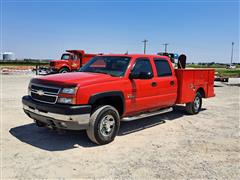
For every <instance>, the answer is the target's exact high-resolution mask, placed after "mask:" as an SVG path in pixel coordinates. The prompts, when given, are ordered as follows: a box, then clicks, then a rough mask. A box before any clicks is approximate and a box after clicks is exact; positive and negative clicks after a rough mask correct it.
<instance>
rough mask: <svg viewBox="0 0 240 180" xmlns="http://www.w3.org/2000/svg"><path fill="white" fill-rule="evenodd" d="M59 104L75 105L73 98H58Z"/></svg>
mask: <svg viewBox="0 0 240 180" xmlns="http://www.w3.org/2000/svg"><path fill="white" fill-rule="evenodd" d="M58 102H59V103H64V104H73V98H63V97H60V98H58Z"/></svg>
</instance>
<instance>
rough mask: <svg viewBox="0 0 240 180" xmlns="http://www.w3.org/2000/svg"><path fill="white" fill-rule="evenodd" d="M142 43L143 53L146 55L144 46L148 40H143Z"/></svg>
mask: <svg viewBox="0 0 240 180" xmlns="http://www.w3.org/2000/svg"><path fill="white" fill-rule="evenodd" d="M142 42H143V43H144V46H143V53H144V54H146V46H147V42H148V40H146V39H144V40H143V41H142Z"/></svg>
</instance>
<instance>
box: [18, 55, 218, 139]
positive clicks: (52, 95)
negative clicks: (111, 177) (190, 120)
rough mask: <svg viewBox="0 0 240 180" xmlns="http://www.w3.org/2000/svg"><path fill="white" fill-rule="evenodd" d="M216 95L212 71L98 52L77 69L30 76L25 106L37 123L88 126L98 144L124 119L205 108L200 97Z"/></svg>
mask: <svg viewBox="0 0 240 180" xmlns="http://www.w3.org/2000/svg"><path fill="white" fill-rule="evenodd" d="M213 96H214V70H213V69H174V67H173V66H172V63H171V61H170V59H169V58H168V57H166V56H159V55H142V54H132V55H127V54H124V55H123V54H118V55H111V54H110V55H98V56H95V57H93V58H92V59H91V60H90V61H88V62H87V63H86V64H85V65H84V66H83V67H82V68H81V69H80V70H79V72H74V73H66V74H55V75H49V76H45V77H37V78H34V79H31V81H30V83H29V87H28V95H27V96H23V98H22V103H23V110H24V112H25V113H26V114H27V115H28V116H29V117H30V118H32V119H34V121H35V122H36V124H37V125H38V126H46V127H50V128H54V129H65V130H83V129H84V130H86V131H87V135H88V137H89V138H90V140H92V141H93V142H95V143H97V144H107V143H110V142H111V141H113V140H114V138H115V136H116V135H117V134H118V130H119V127H120V121H131V120H137V119H141V118H145V117H148V116H153V115H157V114H161V113H165V112H170V111H172V110H173V108H172V106H174V105H175V104H186V111H187V112H188V113H189V114H197V113H199V112H200V111H201V107H202V98H209V97H213Z"/></svg>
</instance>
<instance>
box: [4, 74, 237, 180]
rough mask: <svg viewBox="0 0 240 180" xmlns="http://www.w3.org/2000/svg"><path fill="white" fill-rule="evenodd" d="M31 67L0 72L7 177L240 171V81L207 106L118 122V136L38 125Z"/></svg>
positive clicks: (226, 175) (221, 88) (231, 175)
mask: <svg viewBox="0 0 240 180" xmlns="http://www.w3.org/2000/svg"><path fill="white" fill-rule="evenodd" d="M31 77H32V75H2V83H1V85H2V88H1V89H2V91H3V92H1V93H2V99H1V102H2V108H1V111H2V127H1V135H2V137H1V149H2V159H1V160H2V165H1V166H2V167H1V169H2V178H3V179H7V178H16V179H29V178H50V179H55V178H58V179H59V178H61V179H69V178H81V179H82V178H106V179H110V178H111V179H112V178H118V179H126V178H128V179H147V178H148V179H153V178H156V179H157V178H161V179H165V178H166V179H183V178H184V179H185V178H194V179H195V178H201V179H208V178H210V179H215V178H217V179H238V178H237V177H240V172H239V166H240V164H239V162H240V147H239V146H240V145H239V102H240V101H239V89H240V88H239V86H226V85H224V84H221V83H217V84H216V85H217V86H216V87H215V92H216V97H215V98H211V99H207V100H204V102H203V111H202V112H200V113H199V114H198V115H195V116H190V115H186V114H185V112H184V111H183V107H181V106H177V107H175V111H174V112H171V113H167V114H164V115H159V116H155V117H151V118H147V119H142V120H138V121H133V122H124V123H122V124H121V128H120V133H119V135H118V136H117V137H116V139H115V141H114V142H113V143H111V144H108V145H105V146H96V145H95V144H93V143H91V142H90V141H89V140H88V138H87V136H86V134H85V132H84V131H82V132H67V133H64V134H59V133H57V132H55V131H51V130H48V129H45V128H38V127H36V126H35V125H34V124H33V123H32V120H31V119H30V118H28V117H27V116H26V115H25V114H24V113H23V110H22V104H21V97H22V96H23V95H25V94H26V93H27V85H28V82H29V80H30V78H31Z"/></svg>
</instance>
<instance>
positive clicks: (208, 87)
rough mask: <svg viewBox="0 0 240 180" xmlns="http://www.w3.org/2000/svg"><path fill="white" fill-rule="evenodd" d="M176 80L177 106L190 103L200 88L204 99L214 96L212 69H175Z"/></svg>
mask: <svg viewBox="0 0 240 180" xmlns="http://www.w3.org/2000/svg"><path fill="white" fill-rule="evenodd" d="M175 73H176V76H177V79H178V98H177V102H176V103H178V104H183V103H188V102H192V101H193V99H194V97H195V94H196V91H197V90H198V89H199V88H202V89H203V90H204V92H205V98H208V97H213V96H215V94H214V69H176V70H175Z"/></svg>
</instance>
